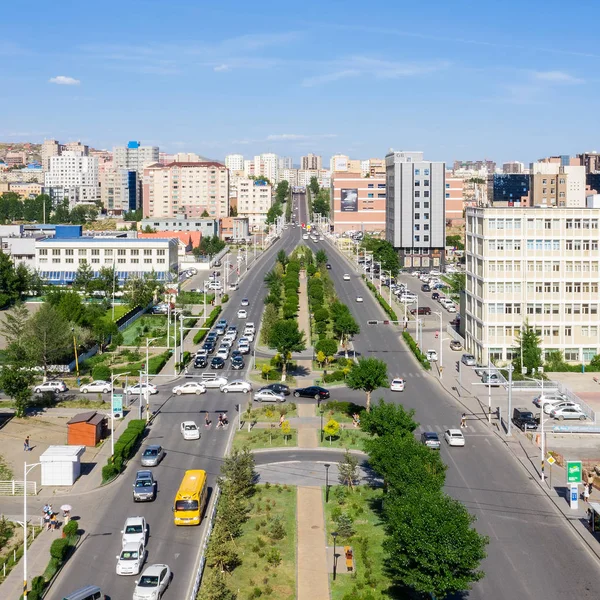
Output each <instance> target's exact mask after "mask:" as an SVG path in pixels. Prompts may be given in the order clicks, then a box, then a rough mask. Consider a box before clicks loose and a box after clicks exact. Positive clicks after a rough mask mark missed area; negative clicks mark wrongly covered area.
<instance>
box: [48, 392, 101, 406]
mask: <svg viewBox="0 0 600 600" xmlns="http://www.w3.org/2000/svg"><path fill="white" fill-rule="evenodd" d="M90 395H91V396H93V397H94V398H95V397H97V396H102V399H101V400H91V399H90V398H77V399H75V400H62V401H60V402H57V404H56V407H57V408H95V409H96V410H108V408H109V407H108V405H107V404H106V403H108V402H110V394H90Z"/></svg>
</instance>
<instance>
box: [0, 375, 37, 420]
mask: <svg viewBox="0 0 600 600" xmlns="http://www.w3.org/2000/svg"><path fill="white" fill-rule="evenodd" d="M33 381H34V373H33V371H31V370H30V369H28V368H25V367H22V366H20V365H17V364H11V365H10V367H8V366H6V365H5V366H4V368H0V389H2V390H3V391H4V393H5V394H6V395H7V396H8V397H9V398H11V399H12V400H13V402H14V403H15V410H16V416H17V417H24V416H25V413H26V410H27V405H28V403H29V400H31V386H32V385H33Z"/></svg>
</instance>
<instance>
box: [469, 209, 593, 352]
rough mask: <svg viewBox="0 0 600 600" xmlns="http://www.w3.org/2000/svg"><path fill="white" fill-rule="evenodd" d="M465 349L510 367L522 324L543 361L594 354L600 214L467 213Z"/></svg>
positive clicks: (575, 211) (562, 211) (548, 211)
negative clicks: (534, 339)
mask: <svg viewBox="0 0 600 600" xmlns="http://www.w3.org/2000/svg"><path fill="white" fill-rule="evenodd" d="M466 220H467V223H466V245H465V255H466V285H465V316H464V319H463V323H464V327H465V344H466V350H467V351H469V352H471V353H473V354H474V355H475V356H476V358H477V359H478V360H483V361H486V360H487V359H488V356H489V358H490V359H492V360H496V361H500V362H506V361H509V360H511V358H512V357H513V353H514V351H515V350H514V348H515V347H516V346H517V341H516V340H517V339H518V335H519V331H520V330H521V327H522V326H523V324H524V322H525V321H527V322H528V323H529V325H531V326H532V327H533V328H534V329H535V331H536V332H537V334H538V335H539V337H540V339H541V346H542V350H543V353H544V355H545V356H546V357H547V355H548V354H549V353H550V352H553V351H556V350H559V351H560V352H562V353H563V356H564V359H565V360H566V361H567V362H589V361H590V360H591V359H592V357H594V356H595V355H596V354H598V351H599V350H600V316H599V309H600V304H599V301H598V286H599V275H598V274H599V272H600V254H599V249H600V248H599V244H600V235H599V231H600V209H597V208H551V207H548V208H516V207H511V208H495V207H494V208H467V211H466Z"/></svg>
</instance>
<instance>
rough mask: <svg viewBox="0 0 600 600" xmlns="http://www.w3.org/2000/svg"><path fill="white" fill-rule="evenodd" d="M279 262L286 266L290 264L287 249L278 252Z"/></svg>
mask: <svg viewBox="0 0 600 600" xmlns="http://www.w3.org/2000/svg"><path fill="white" fill-rule="evenodd" d="M277 262H278V263H281V264H282V265H283V267H284V268H285V266H286V265H287V264H288V257H287V254H286V253H285V250H280V251H279V252H278V253H277Z"/></svg>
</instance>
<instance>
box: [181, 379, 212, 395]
mask: <svg viewBox="0 0 600 600" xmlns="http://www.w3.org/2000/svg"><path fill="white" fill-rule="evenodd" d="M173 393H174V394H177V395H178V396H181V395H182V394H197V395H200V394H206V386H205V385H204V384H203V383H200V382H199V381H188V382H187V383H184V384H183V385H176V386H175V387H174V388H173Z"/></svg>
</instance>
